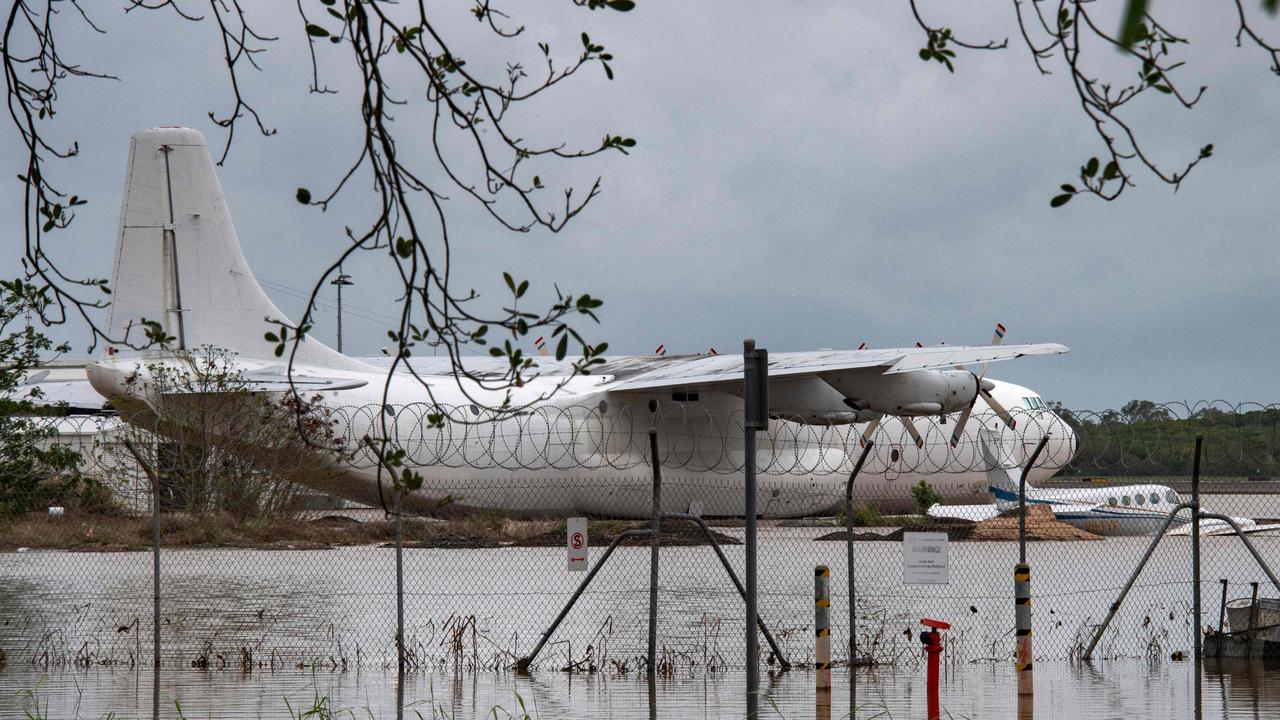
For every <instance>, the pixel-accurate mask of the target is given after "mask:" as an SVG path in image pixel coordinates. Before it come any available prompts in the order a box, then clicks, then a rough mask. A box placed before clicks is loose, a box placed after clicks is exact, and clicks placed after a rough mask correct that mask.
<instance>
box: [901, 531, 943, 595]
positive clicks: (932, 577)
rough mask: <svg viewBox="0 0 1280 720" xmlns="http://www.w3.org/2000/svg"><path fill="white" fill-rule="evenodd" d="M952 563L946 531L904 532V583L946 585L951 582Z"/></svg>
mask: <svg viewBox="0 0 1280 720" xmlns="http://www.w3.org/2000/svg"><path fill="white" fill-rule="evenodd" d="M950 564H951V558H950V552H949V548H948V547H947V534H946V533H916V532H909V533H903V534H902V583H903V584H904V585H946V584H948V583H949V582H950Z"/></svg>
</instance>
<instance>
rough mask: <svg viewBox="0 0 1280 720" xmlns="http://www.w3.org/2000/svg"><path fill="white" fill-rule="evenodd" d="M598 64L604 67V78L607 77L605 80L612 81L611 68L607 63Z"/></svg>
mask: <svg viewBox="0 0 1280 720" xmlns="http://www.w3.org/2000/svg"><path fill="white" fill-rule="evenodd" d="M600 64H601V65H603V66H604V75H605V77H607V78H609V79H610V80H612V79H613V68H611V67H609V63H607V62H602V63H600Z"/></svg>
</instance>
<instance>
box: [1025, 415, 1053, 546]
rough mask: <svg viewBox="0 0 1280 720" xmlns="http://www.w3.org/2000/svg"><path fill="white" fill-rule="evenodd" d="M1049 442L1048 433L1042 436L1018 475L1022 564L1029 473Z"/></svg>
mask: <svg viewBox="0 0 1280 720" xmlns="http://www.w3.org/2000/svg"><path fill="white" fill-rule="evenodd" d="M1048 442H1049V436H1048V435H1045V436H1044V437H1042V438H1040V442H1039V443H1038V444H1037V445H1036V449H1035V450H1034V451H1033V452H1032V453H1031V459H1030V460H1027V463H1026V464H1025V465H1023V466H1022V474H1021V475H1020V476H1019V477H1018V563H1019V564H1022V565H1025V564H1026V562H1027V475H1029V474H1030V473H1031V468H1033V467H1035V464H1036V460H1038V459H1039V458H1040V453H1041V452H1043V451H1044V446H1045V445H1046V444H1048Z"/></svg>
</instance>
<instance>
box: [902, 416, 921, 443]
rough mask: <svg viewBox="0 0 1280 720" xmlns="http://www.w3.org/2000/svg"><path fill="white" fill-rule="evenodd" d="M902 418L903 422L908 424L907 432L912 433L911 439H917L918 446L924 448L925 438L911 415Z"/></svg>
mask: <svg viewBox="0 0 1280 720" xmlns="http://www.w3.org/2000/svg"><path fill="white" fill-rule="evenodd" d="M900 419H901V420H902V424H903V425H904V426H906V428H907V432H908V433H910V434H911V439H912V440H915V441H916V447H917V448H923V447H924V438H922V437H920V431H919V430H917V429H916V424H915V422H914V421H913V420H912V419H911V418H909V417H904V418H900Z"/></svg>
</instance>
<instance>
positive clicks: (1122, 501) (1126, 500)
mask: <svg viewBox="0 0 1280 720" xmlns="http://www.w3.org/2000/svg"><path fill="white" fill-rule="evenodd" d="M1129 500H1130V498H1129V496H1128V495H1125V496H1124V497H1122V498H1120V504H1121V505H1128V504H1129Z"/></svg>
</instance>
